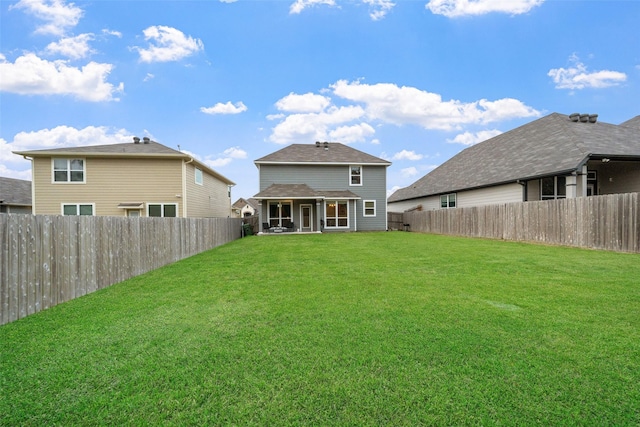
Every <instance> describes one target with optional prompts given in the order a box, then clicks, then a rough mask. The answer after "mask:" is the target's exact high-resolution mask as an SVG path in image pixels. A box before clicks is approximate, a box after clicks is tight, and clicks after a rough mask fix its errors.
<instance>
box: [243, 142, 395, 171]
mask: <svg viewBox="0 0 640 427" xmlns="http://www.w3.org/2000/svg"><path fill="white" fill-rule="evenodd" d="M325 147H326V148H327V149H325ZM254 163H255V164H261V163H289V164H305V163H321V164H353V163H356V164H374V165H386V166H389V165H390V164H391V162H388V161H387V160H384V159H381V158H378V157H375V156H372V155H370V154H367V153H364V152H362V151H360V150H356V149H355V148H351V147H349V146H347V145H344V144H340V143H338V142H329V143H324V142H321V143H319V144H292V145H289V146H287V147H285V148H283V149H281V150H278V151H276V152H273V153H271V154H268V155H266V156H264V157H261V158H259V159H258V160H255V162H254Z"/></svg>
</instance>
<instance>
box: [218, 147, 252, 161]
mask: <svg viewBox="0 0 640 427" xmlns="http://www.w3.org/2000/svg"><path fill="white" fill-rule="evenodd" d="M223 153H224V155H225V156H227V157H231V158H232V159H246V158H247V152H246V151H244V150H243V149H242V148H240V147H231V148H227V149H226V150H224V152H223Z"/></svg>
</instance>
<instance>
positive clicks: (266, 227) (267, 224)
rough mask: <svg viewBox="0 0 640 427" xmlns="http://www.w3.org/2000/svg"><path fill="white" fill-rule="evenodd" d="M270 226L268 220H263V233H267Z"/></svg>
mask: <svg viewBox="0 0 640 427" xmlns="http://www.w3.org/2000/svg"><path fill="white" fill-rule="evenodd" d="M270 228H271V226H270V225H269V223H268V222H263V223H262V232H263V233H268V232H269V229H270Z"/></svg>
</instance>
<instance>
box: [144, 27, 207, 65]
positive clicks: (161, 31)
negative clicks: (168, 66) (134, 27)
mask: <svg viewBox="0 0 640 427" xmlns="http://www.w3.org/2000/svg"><path fill="white" fill-rule="evenodd" d="M143 34H144V38H145V40H147V41H149V47H148V48H146V49H144V48H141V47H133V49H134V50H137V51H138V53H139V54H140V61H142V62H170V61H179V60H181V59H183V58H186V57H187V56H190V55H193V54H195V53H197V52H199V51H201V50H203V49H204V44H203V43H202V41H201V40H200V39H194V38H193V37H188V36H186V35H185V34H184V33H183V32H182V31H180V30H177V29H175V28H171V27H166V26H163V25H158V26H152V27H149V28H147V29H146V30H144V31H143Z"/></svg>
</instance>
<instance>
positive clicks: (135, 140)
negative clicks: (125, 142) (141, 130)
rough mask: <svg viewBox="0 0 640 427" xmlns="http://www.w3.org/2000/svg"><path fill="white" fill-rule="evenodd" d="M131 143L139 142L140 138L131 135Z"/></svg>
mask: <svg viewBox="0 0 640 427" xmlns="http://www.w3.org/2000/svg"><path fill="white" fill-rule="evenodd" d="M133 143H134V144H140V138H138V137H137V136H134V137H133Z"/></svg>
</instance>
